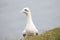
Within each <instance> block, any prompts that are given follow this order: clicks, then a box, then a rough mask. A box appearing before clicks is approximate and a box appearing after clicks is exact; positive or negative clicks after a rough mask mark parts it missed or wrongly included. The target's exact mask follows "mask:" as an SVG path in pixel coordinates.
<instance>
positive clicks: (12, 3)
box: [0, 0, 60, 40]
mask: <svg viewBox="0 0 60 40" xmlns="http://www.w3.org/2000/svg"><path fill="white" fill-rule="evenodd" d="M25 7H29V8H30V10H31V13H32V18H33V22H34V24H35V25H36V27H37V29H38V30H39V32H40V33H41V32H44V31H45V30H48V29H52V28H55V27H57V26H60V0H0V40H15V39H18V38H20V37H21V36H22V33H21V32H22V31H23V29H24V28H25V24H26V16H25V14H23V13H20V11H21V10H22V9H23V8H25Z"/></svg>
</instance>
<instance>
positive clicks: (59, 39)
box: [25, 27, 60, 40]
mask: <svg viewBox="0 0 60 40" xmlns="http://www.w3.org/2000/svg"><path fill="white" fill-rule="evenodd" d="M25 40H28V38H26V39H25ZM29 40H60V27H59V28H55V29H52V30H49V31H47V32H45V33H43V34H40V35H39V36H34V37H31V38H29Z"/></svg>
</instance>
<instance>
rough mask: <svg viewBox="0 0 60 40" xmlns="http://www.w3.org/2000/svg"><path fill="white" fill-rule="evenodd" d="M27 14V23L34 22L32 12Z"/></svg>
mask: <svg viewBox="0 0 60 40" xmlns="http://www.w3.org/2000/svg"><path fill="white" fill-rule="evenodd" d="M26 16H27V24H30V23H31V24H32V23H33V22H32V17H31V13H29V14H27V15H26Z"/></svg>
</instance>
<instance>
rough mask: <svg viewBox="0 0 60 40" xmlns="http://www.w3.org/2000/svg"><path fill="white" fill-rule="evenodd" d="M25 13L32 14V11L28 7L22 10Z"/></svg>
mask: <svg viewBox="0 0 60 40" xmlns="http://www.w3.org/2000/svg"><path fill="white" fill-rule="evenodd" d="M22 12H23V13H25V14H26V15H28V14H30V9H29V8H28V7H26V8H24V9H23V10H22Z"/></svg>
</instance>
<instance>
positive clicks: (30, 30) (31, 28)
mask: <svg viewBox="0 0 60 40" xmlns="http://www.w3.org/2000/svg"><path fill="white" fill-rule="evenodd" d="M22 12H23V13H25V14H26V17H27V23H26V27H25V29H24V31H23V32H22V34H23V37H29V36H34V35H38V33H39V32H38V30H37V28H36V27H35V25H34V23H33V21H32V17H31V12H30V9H29V8H28V7H27V8H24V9H23V10H22Z"/></svg>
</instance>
